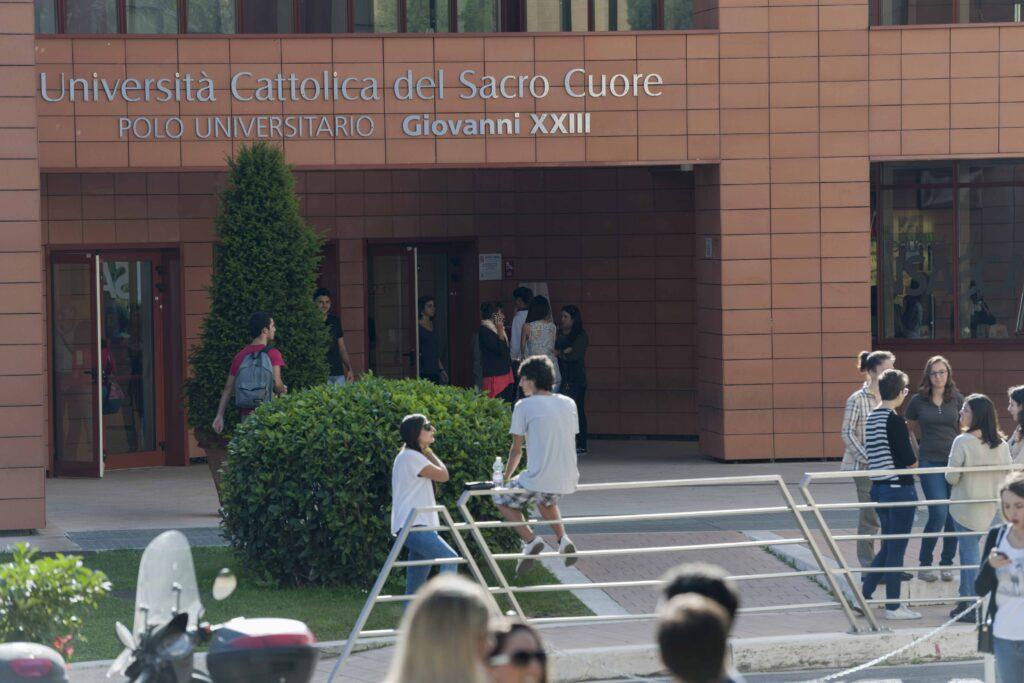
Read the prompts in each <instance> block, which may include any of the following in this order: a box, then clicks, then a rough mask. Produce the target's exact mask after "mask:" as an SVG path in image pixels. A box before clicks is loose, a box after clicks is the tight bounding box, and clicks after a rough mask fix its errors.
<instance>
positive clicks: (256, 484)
mask: <svg viewBox="0 0 1024 683" xmlns="http://www.w3.org/2000/svg"><path fill="white" fill-rule="evenodd" d="M410 413H424V414H425V415H426V416H427V417H428V418H429V419H430V421H431V422H432V423H434V425H435V426H436V427H437V441H436V443H435V445H434V452H435V453H437V455H438V457H439V458H441V460H442V461H444V463H445V464H446V465H447V467H448V470H449V472H450V473H451V480H450V481H449V482H448V483H445V484H439V485H437V486H436V495H437V500H438V503H439V504H442V505H447V506H449V509H450V510H452V513H453V516H455V518H456V520H458V519H459V516H458V514H457V512H456V511H455V503H456V501H457V500H458V498H459V495H460V494H461V493H462V485H463V484H464V483H466V482H469V481H482V480H483V481H487V480H490V478H491V466H492V465H493V463H494V458H495V457H498V456H500V457H502V458H504V457H505V456H506V455H507V453H508V448H509V442H510V437H509V434H508V429H509V422H510V419H511V413H510V411H509V408H508V406H507V405H506V404H504V403H502V402H501V401H497V400H494V399H490V398H488V397H486V396H484V395H483V394H481V393H479V392H477V391H474V390H469V389H458V388H454V387H442V386H437V385H435V384H431V383H430V382H426V381H423V380H386V379H380V378H376V377H373V376H366V377H365V378H364V379H362V380H360V381H358V382H355V383H351V384H347V385H345V386H341V387H339V386H335V385H322V386H317V387H313V388H311V389H308V390H306V391H302V392H298V393H294V394H292V393H290V394H288V395H286V396H283V397H281V398H278V399H276V400H274V401H271V402H270V403H268V404H266V405H263V406H261V407H260V408H259V409H258V410H256V412H254V413H253V414H252V415H251V416H250V417H249V418H248V419H247V420H246V421H245V422H244V423H242V424H241V425H239V427H238V430H237V432H236V433H235V437H234V438H233V439H232V441H231V444H230V446H229V449H228V459H227V465H226V468H225V470H226V471H225V473H224V492H223V503H224V521H223V524H224V528H225V530H226V531H227V535H228V537H229V538H230V540H231V543H232V545H233V546H234V547H235V548H236V549H237V550H238V551H240V552H241V554H242V555H243V556H244V557H245V560H246V564H247V566H249V567H251V568H253V569H255V570H256V571H259V572H260V573H262V574H263V575H264V576H265V577H266V578H267V579H269V580H273V581H274V582H276V583H278V584H280V585H306V584H340V583H350V584H356V585H368V584H370V583H371V582H372V581H373V579H374V578H375V577H376V575H377V573H378V572H379V571H380V568H381V566H382V565H383V563H384V560H385V558H386V557H387V554H388V551H389V550H390V549H391V545H392V542H393V538H392V536H391V467H392V464H393V462H394V458H395V455H397V453H398V451H399V449H400V446H401V443H400V439H399V435H398V426H399V424H400V422H401V420H402V418H403V417H405V416H406V415H408V414H410ZM474 502H475V506H473V507H471V510H472V511H473V513H474V515H478V516H483V517H485V518H494V517H495V516H496V514H497V510H496V509H495V508H494V506H493V505H492V504H491V503H490V501H489V499H481V498H477V499H475V501H474ZM501 531H502V533H499V534H492V535H491V538H492V539H493V542H494V543H497V544H498V545H499V546H501V547H510V546H509V543H510V541H511V539H512V537H513V534H512V533H511V532H510V530H508V529H504V530H501ZM470 545H471V546H472V545H473V544H472V543H470Z"/></svg>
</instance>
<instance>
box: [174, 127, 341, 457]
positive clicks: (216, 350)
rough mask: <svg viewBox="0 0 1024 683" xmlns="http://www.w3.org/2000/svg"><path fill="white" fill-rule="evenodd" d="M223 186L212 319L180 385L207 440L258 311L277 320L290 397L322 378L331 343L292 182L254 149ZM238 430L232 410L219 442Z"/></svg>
mask: <svg viewBox="0 0 1024 683" xmlns="http://www.w3.org/2000/svg"><path fill="white" fill-rule="evenodd" d="M228 166H229V168H230V177H229V182H228V186H227V187H226V188H225V189H224V190H222V191H221V192H220V209H219V212H218V214H217V220H216V228H217V240H218V243H217V244H216V245H215V247H214V259H213V280H212V284H211V286H210V288H209V295H210V313H209V314H208V315H207V316H206V320H204V321H203V327H202V332H201V337H200V343H199V345H198V346H197V347H195V348H194V349H193V351H192V353H191V354H190V357H189V362H190V364H191V369H192V377H191V378H190V379H189V380H188V381H187V383H186V394H187V397H188V407H187V409H188V421H189V425H190V426H192V427H193V428H194V429H196V430H197V432H198V433H199V434H200V435H201V436H206V437H212V436H213V429H212V427H211V424H212V422H213V418H214V417H215V416H216V414H217V403H218V401H219V399H220V393H221V391H222V390H223V388H224V380H225V378H226V377H227V373H228V370H229V369H230V367H231V360H232V358H234V355H235V354H236V353H237V352H238V351H239V349H241V348H242V347H243V346H245V345H246V344H248V343H249V342H250V341H251V338H250V335H249V330H248V324H249V315H250V314H251V313H252V312H254V311H267V312H268V313H270V314H271V315H272V316H273V317H274V322H275V323H276V326H277V337H276V340H275V342H274V346H276V347H277V348H278V349H280V351H281V353H282V354H283V355H284V359H285V363H286V366H285V367H284V368H283V369H282V376H283V379H284V383H285V384H286V385H288V390H289V391H295V390H297V389H301V388H304V387H309V386H312V385H315V384H319V383H321V382H324V381H326V380H327V373H328V367H327V360H326V356H325V349H327V348H328V346H329V344H330V340H329V338H328V333H327V329H326V327H325V326H324V323H323V319H322V318H321V316H320V312H319V311H318V310H317V309H316V306H315V304H314V303H313V298H312V295H313V289H314V288H315V286H316V278H317V272H318V269H319V263H320V248H321V244H322V241H321V239H320V237H319V236H318V235H317V234H316V233H314V232H313V230H311V229H310V228H309V227H308V226H307V225H306V224H305V222H304V221H303V220H302V216H301V215H300V214H299V201H298V197H296V196H295V179H294V177H293V176H292V172H291V169H290V168H289V166H288V165H287V164H285V162H284V156H283V155H282V154H281V151H280V150H279V149H277V148H276V147H272V146H270V145H268V144H267V143H264V142H259V143H256V144H254V145H252V146H251V147H244V148H242V149H241V151H239V152H238V155H237V156H236V157H235V158H233V159H229V160H228ZM237 423H238V410H237V409H235V408H234V407H233V404H232V407H231V408H230V409H229V410H228V411H227V414H226V415H225V418H224V424H225V429H224V434H225V435H230V434H231V432H232V431H233V429H234V427H235V425H237Z"/></svg>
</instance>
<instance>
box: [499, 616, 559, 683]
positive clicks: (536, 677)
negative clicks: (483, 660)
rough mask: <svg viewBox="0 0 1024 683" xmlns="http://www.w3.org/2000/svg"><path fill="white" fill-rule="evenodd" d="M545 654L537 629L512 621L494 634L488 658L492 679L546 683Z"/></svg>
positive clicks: (546, 659) (518, 682) (509, 681)
mask: <svg viewBox="0 0 1024 683" xmlns="http://www.w3.org/2000/svg"><path fill="white" fill-rule="evenodd" d="M547 662H548V658H547V654H546V653H545V652H544V643H543V642H542V641H541V639H540V633H538V632H537V630H536V629H535V628H533V627H532V626H530V625H529V624H525V623H523V622H521V621H514V622H512V623H510V624H508V626H507V627H505V628H503V629H501V630H499V631H498V632H497V633H496V634H495V642H494V649H493V650H491V654H490V657H488V659H487V667H488V678H489V679H490V681H491V683H548V664H547Z"/></svg>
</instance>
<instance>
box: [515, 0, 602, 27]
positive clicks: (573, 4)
mask: <svg viewBox="0 0 1024 683" xmlns="http://www.w3.org/2000/svg"><path fill="white" fill-rule="evenodd" d="M587 5H588V3H587V0H526V30H527V31H537V32H551V33H553V32H558V31H586V30H587V27H588V25H589V16H588V12H589V8H588V6H587Z"/></svg>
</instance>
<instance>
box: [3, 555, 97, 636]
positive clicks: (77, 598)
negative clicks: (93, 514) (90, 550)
mask: <svg viewBox="0 0 1024 683" xmlns="http://www.w3.org/2000/svg"><path fill="white" fill-rule="evenodd" d="M37 552H38V551H36V550H35V549H34V548H29V547H28V546H26V545H24V544H18V546H17V548H15V550H14V557H13V559H12V560H11V561H10V562H7V563H6V564H0V642H12V641H30V642H34V643H43V644H46V645H50V644H54V645H55V646H56V645H60V647H59V649H61V650H62V651H63V654H64V655H65V656H70V655H71V652H72V648H71V640H72V639H73V638H75V637H77V636H78V635H79V632H80V631H81V628H82V618H83V617H84V616H85V615H87V614H88V613H89V612H91V611H92V610H94V609H95V608H96V607H97V605H98V603H99V600H100V598H102V597H104V596H105V595H106V594H107V593H108V592H109V591H110V582H109V581H107V577H106V576H105V575H104V574H103V572H96V571H92V570H91V569H87V568H86V567H85V566H83V565H82V558H80V557H75V556H65V555H60V554H58V555H57V556H56V557H41V558H39V559H35V557H36V554H37Z"/></svg>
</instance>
